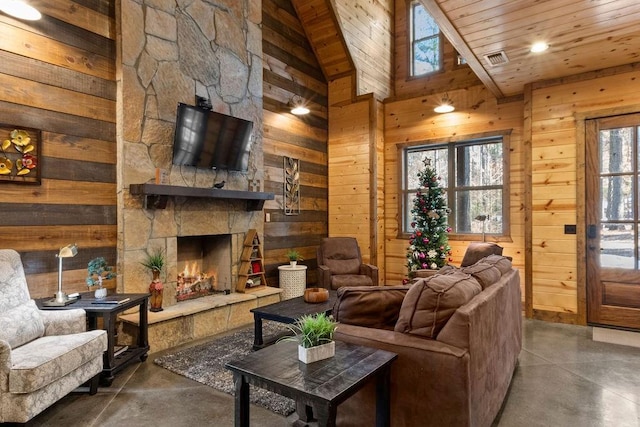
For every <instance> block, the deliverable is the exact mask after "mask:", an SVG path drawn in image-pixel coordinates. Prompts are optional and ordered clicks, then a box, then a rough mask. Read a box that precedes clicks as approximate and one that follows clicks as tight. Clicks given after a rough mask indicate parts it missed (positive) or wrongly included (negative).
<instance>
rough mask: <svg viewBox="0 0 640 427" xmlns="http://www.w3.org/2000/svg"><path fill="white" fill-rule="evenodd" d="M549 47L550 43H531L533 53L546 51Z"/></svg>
mask: <svg viewBox="0 0 640 427" xmlns="http://www.w3.org/2000/svg"><path fill="white" fill-rule="evenodd" d="M547 49H549V45H548V44H546V43H545V42H536V43H534V44H532V45H531V52H533V53H540V52H544V51H545V50H547Z"/></svg>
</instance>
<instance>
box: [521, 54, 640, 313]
mask: <svg viewBox="0 0 640 427" xmlns="http://www.w3.org/2000/svg"><path fill="white" fill-rule="evenodd" d="M635 68H637V67H635ZM635 68H634V67H632V66H628V67H620V68H619V69H617V70H603V71H599V72H596V73H589V74H585V75H582V76H574V77H573V78H565V79H558V80H555V81H550V82H540V83H536V84H534V85H532V87H531V89H530V90H531V92H530V98H531V108H530V112H531V121H530V123H531V129H530V133H531V152H530V153H528V157H529V161H530V163H531V199H532V202H531V213H530V217H531V224H530V227H531V230H532V231H531V236H532V242H531V247H532V249H531V258H532V272H531V276H532V277H531V287H530V290H529V292H531V305H532V307H531V308H532V315H533V317H535V318H540V319H545V320H554V321H563V322H576V323H584V322H585V318H584V316H585V315H586V313H585V311H586V306H585V295H586V281H587V278H586V277H585V275H584V270H585V264H584V262H585V261H584V259H585V258H584V253H585V245H586V242H585V239H584V233H585V224H584V218H585V216H584V209H582V210H581V209H580V206H584V201H585V200H584V197H585V196H584V193H583V192H582V191H583V190H584V187H583V186H582V187H581V186H580V185H579V184H580V180H581V179H582V180H584V173H585V171H584V157H581V155H582V156H584V121H585V119H587V118H597V117H606V116H611V115H617V114H625V113H630V112H638V111H640V107H638V99H640V88H639V87H638V84H637V81H638V80H639V79H640V71H638V70H637V69H635ZM612 74H613V75H612ZM565 224H577V225H578V234H576V235H572V234H564V225H565Z"/></svg>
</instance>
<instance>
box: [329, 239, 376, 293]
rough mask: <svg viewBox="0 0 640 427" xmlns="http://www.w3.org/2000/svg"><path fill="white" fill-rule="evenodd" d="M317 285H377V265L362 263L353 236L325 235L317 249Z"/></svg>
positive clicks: (336, 286)
mask: <svg viewBox="0 0 640 427" xmlns="http://www.w3.org/2000/svg"><path fill="white" fill-rule="evenodd" d="M317 261H318V286H320V287H323V288H326V289H334V290H335V289H338V288H340V287H342V286H378V267H376V266H374V265H371V264H363V263H362V255H361V254H360V247H359V246H358V242H357V240H356V239H355V238H353V237H326V238H324V239H322V243H321V244H320V246H319V247H318V249H317Z"/></svg>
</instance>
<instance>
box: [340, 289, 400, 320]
mask: <svg viewBox="0 0 640 427" xmlns="http://www.w3.org/2000/svg"><path fill="white" fill-rule="evenodd" d="M409 289H410V287H409V286H373V287H372V286H367V287H360V286H358V287H342V288H339V289H338V294H337V299H336V302H335V304H334V306H333V313H332V314H333V318H334V319H335V320H336V321H337V322H340V323H346V324H349V325H356V326H364V327H365V328H375V329H387V330H391V331H392V330H393V328H394V326H395V324H396V322H397V321H398V314H399V313H400V307H401V306H402V301H403V300H404V296H405V295H406V294H407V291H408V290H409Z"/></svg>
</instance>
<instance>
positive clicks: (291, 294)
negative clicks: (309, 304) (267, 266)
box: [278, 265, 307, 299]
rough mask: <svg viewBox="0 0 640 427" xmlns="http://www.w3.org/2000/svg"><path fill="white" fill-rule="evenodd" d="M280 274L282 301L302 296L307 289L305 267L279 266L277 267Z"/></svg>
mask: <svg viewBox="0 0 640 427" xmlns="http://www.w3.org/2000/svg"><path fill="white" fill-rule="evenodd" d="M278 272H279V274H280V277H279V279H280V289H282V290H283V291H284V292H283V293H282V296H283V297H284V299H291V298H297V297H301V296H302V295H304V290H305V288H306V287H307V266H306V265H295V266H292V265H281V266H279V267H278Z"/></svg>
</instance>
